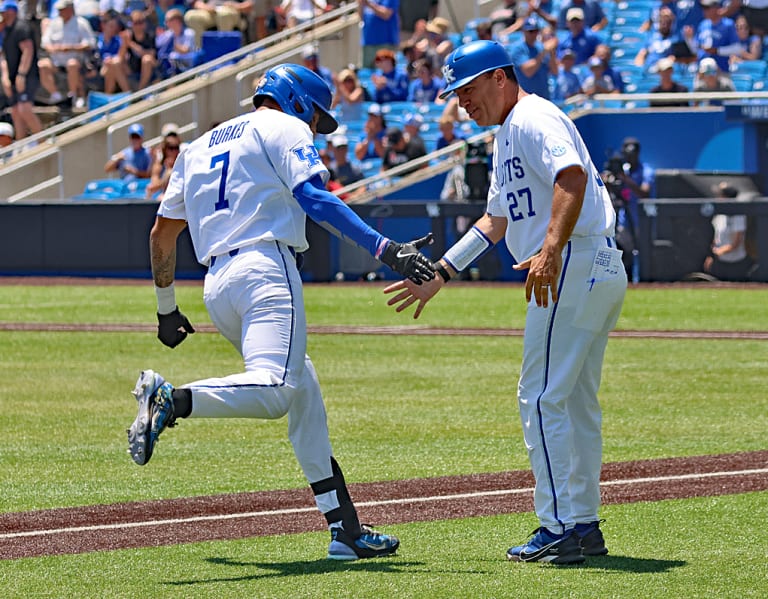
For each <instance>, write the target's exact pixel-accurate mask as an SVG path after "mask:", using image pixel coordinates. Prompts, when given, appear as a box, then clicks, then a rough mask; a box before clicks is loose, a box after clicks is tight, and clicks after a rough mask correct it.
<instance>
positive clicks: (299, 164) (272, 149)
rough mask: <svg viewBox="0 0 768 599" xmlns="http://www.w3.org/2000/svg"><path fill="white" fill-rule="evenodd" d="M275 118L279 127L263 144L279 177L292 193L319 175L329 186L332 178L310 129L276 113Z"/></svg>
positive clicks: (267, 135) (266, 136) (272, 131)
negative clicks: (329, 180)
mask: <svg viewBox="0 0 768 599" xmlns="http://www.w3.org/2000/svg"><path fill="white" fill-rule="evenodd" d="M275 118H276V119H279V126H276V127H274V128H272V129H271V130H270V131H269V132H267V133H266V134H264V135H263V138H262V141H263V143H264V150H265V152H266V153H267V156H268V157H269V160H270V162H271V163H272V166H273V167H274V169H275V172H276V173H277V176H278V177H280V179H281V180H282V182H283V184H284V185H285V186H286V187H287V188H288V189H290V190H293V189H296V187H298V186H299V185H301V184H302V183H304V182H305V181H309V180H310V179H311V178H312V177H314V176H315V175H319V176H320V177H321V178H322V180H323V185H325V184H326V183H327V182H328V179H329V178H330V174H329V173H328V169H327V168H325V165H324V164H323V161H322V159H321V158H320V153H319V152H318V151H317V148H316V147H315V144H314V143H313V141H312V133H311V131H310V129H309V127H308V126H307V125H305V124H304V123H302V122H301V121H300V120H298V119H297V118H295V117H289V116H287V115H283V114H282V113H276V114H275ZM257 134H259V133H258V132H257Z"/></svg>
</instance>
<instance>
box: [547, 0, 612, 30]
mask: <svg viewBox="0 0 768 599" xmlns="http://www.w3.org/2000/svg"><path fill="white" fill-rule="evenodd" d="M573 8H578V9H580V10H581V14H582V20H583V21H584V26H585V27H587V28H589V29H591V30H592V31H600V30H601V29H603V28H605V26H606V25H608V17H606V16H605V11H604V10H603V7H602V6H600V2H598V0H564V1H563V2H561V3H560V14H559V16H558V19H557V28H558V29H568V21H569V20H570V17H569V16H568V15H569V13H568V11H569V10H571V9H573ZM570 14H571V15H573V14H574V13H570Z"/></svg>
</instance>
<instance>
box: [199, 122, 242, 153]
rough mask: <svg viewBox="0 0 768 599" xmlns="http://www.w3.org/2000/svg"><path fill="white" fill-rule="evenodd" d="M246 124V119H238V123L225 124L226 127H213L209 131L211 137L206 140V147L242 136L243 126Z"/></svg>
mask: <svg viewBox="0 0 768 599" xmlns="http://www.w3.org/2000/svg"><path fill="white" fill-rule="evenodd" d="M247 124H248V121H247V120H246V121H240V122H239V123H235V124H234V125H227V126H226V127H222V128H221V129H214V130H213V131H212V132H211V137H210V139H209V140H208V147H209V148H212V147H213V146H216V145H218V144H220V143H224V142H225V141H231V140H233V139H239V138H240V137H242V135H243V132H244V131H245V126H246V125H247Z"/></svg>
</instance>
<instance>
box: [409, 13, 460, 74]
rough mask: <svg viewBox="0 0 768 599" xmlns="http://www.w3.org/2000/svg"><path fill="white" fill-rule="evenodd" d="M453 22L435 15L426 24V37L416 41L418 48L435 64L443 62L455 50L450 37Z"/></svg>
mask: <svg viewBox="0 0 768 599" xmlns="http://www.w3.org/2000/svg"><path fill="white" fill-rule="evenodd" d="M450 28H451V23H450V22H449V21H448V20H447V19H444V18H443V17H435V18H434V19H432V20H431V21H429V22H428V23H427V24H426V26H425V30H426V37H425V38H424V39H422V40H419V41H418V42H416V48H417V49H418V50H419V51H420V52H421V54H422V55H423V56H424V57H425V58H427V59H428V60H429V61H430V62H431V63H432V64H433V65H434V64H443V60H445V57H446V56H448V55H449V54H450V53H451V52H453V42H452V41H451V40H450V38H449V37H448V30H449V29H450Z"/></svg>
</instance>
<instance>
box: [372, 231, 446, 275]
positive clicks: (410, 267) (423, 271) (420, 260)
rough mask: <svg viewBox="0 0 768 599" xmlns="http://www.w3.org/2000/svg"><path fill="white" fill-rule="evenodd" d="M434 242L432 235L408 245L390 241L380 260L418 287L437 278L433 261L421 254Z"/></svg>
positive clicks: (410, 242) (429, 234)
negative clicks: (422, 250)
mask: <svg viewBox="0 0 768 599" xmlns="http://www.w3.org/2000/svg"><path fill="white" fill-rule="evenodd" d="M432 241H433V237H432V233H428V234H427V235H425V236H424V237H422V238H420V239H414V240H413V241H409V242H407V243H397V242H396V241H392V240H390V241H389V242H388V243H387V245H386V247H385V248H384V251H383V252H382V253H381V256H380V258H379V259H380V260H381V261H382V262H383V263H384V264H386V265H387V266H389V267H390V268H391V269H392V270H394V271H395V272H396V273H398V274H401V275H403V276H404V277H406V278H407V279H409V280H411V281H413V283H415V284H416V285H421V284H422V283H423V282H424V281H431V280H432V279H434V278H435V267H434V265H433V264H432V262H431V260H429V259H428V258H427V257H426V256H424V254H422V253H421V252H419V250H420V249H421V248H423V247H424V246H427V245H430V244H431V243H432Z"/></svg>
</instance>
